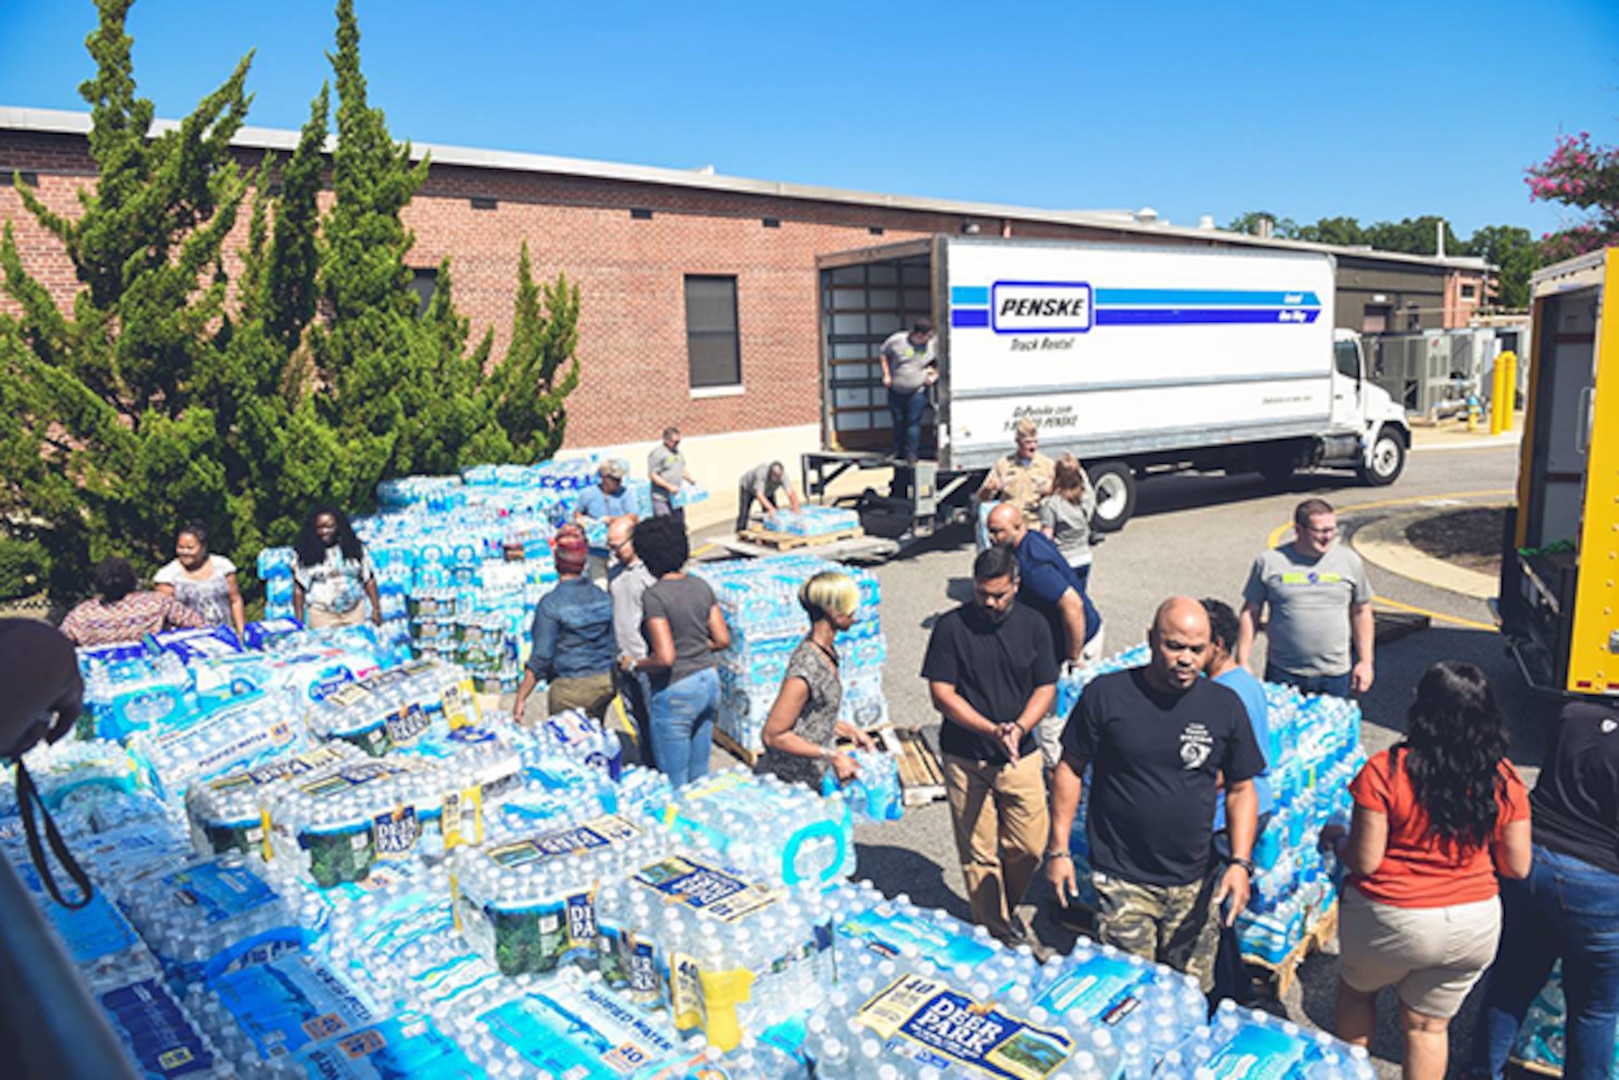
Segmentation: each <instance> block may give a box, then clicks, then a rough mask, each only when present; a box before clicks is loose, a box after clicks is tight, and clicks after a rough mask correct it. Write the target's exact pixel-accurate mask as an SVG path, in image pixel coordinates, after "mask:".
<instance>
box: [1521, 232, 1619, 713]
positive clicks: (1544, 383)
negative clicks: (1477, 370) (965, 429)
mask: <svg viewBox="0 0 1619 1080" xmlns="http://www.w3.org/2000/svg"><path fill="white" fill-rule="evenodd" d="M1530 295H1531V298H1532V303H1533V307H1532V308H1531V309H1530V310H1531V315H1530V347H1529V357H1528V381H1529V395H1528V399H1527V401H1526V403H1525V407H1524V429H1523V442H1522V444H1521V446H1520V449H1519V455H1520V456H1519V463H1518V497H1517V501H1516V505H1514V506H1512V507H1510V508H1508V510H1507V519H1506V526H1505V533H1504V537H1503V543H1502V551H1501V594H1500V596H1499V597H1498V598H1497V599H1496V601H1495V604H1494V607H1495V611H1496V616H1497V619H1498V620H1499V622H1500V625H1501V632H1502V633H1503V634H1504V635H1506V638H1507V642H1508V644H1509V645H1510V646H1511V649H1512V652H1513V654H1514V655H1515V656H1516V657H1517V658H1518V662H1519V664H1520V665H1521V666H1522V669H1523V672H1524V675H1525V676H1526V677H1527V679H1528V680H1529V683H1530V685H1532V686H1534V687H1536V688H1537V689H1541V690H1546V691H1550V692H1552V693H1556V694H1570V695H1582V696H1584V695H1589V696H1600V697H1608V698H1613V697H1619V570H1616V568H1619V318H1616V317H1615V315H1614V312H1613V311H1611V310H1609V308H1608V304H1609V302H1611V301H1615V299H1616V298H1619V247H1610V248H1608V249H1606V250H1604V251H1596V252H1592V253H1590V254H1588V255H1582V256H1580V257H1579V258H1576V259H1570V260H1567V261H1565V262H1560V263H1557V264H1555V265H1552V266H1548V267H1545V268H1544V269H1542V270H1540V271H1539V272H1538V273H1536V274H1535V276H1534V277H1533V278H1532V279H1531V280H1530Z"/></svg>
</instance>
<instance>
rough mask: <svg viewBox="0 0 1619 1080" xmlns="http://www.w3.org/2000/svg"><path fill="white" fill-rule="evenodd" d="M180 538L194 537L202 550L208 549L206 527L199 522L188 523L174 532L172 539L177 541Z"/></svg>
mask: <svg viewBox="0 0 1619 1080" xmlns="http://www.w3.org/2000/svg"><path fill="white" fill-rule="evenodd" d="M182 536H191V537H195V538H196V541H197V543H198V544H200V545H202V548H203V550H205V551H206V550H207V548H208V526H206V525H204V524H203V523H202V522H200V521H188V522H186V523H185V524H184V525H182V526H180V527H179V528H178V529H176V530H175V531H174V538H175V539H176V540H179V539H180V537H182Z"/></svg>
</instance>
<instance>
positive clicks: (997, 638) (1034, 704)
mask: <svg viewBox="0 0 1619 1080" xmlns="http://www.w3.org/2000/svg"><path fill="white" fill-rule="evenodd" d="M1017 590H1018V564H1017V557H1016V556H1015V555H1013V553H1012V552H1011V551H1010V550H1009V549H1007V548H1003V547H992V548H990V549H989V550H987V551H984V552H981V553H980V554H979V556H978V558H977V559H976V560H975V561H974V562H973V601H972V603H970V604H963V605H962V606H961V607H959V608H957V609H956V610H954V611H951V612H948V613H947V614H945V615H944V616H943V617H942V618H940V619H939V621H938V622H937V623H936V624H935V625H934V627H933V634H932V636H931V637H930V638H929V639H928V651H927V656H926V658H925V659H924V660H923V661H922V677H923V678H925V679H927V680H928V690H929V692H930V693H931V695H932V697H933V705H934V708H936V709H938V710H939V714H940V715H941V716H942V717H943V718H944V723H943V726H942V727H941V728H940V731H939V749H940V750H941V751H942V752H943V755H944V776H945V786H946V788H947V790H948V792H949V795H950V817H951V821H952V822H953V824H954V825H955V833H956V850H957V852H958V854H959V855H960V858H961V870H962V875H963V876H964V877H965V878H966V883H967V899H968V902H969V903H970V904H971V905H972V911H973V919H974V920H975V921H977V922H978V923H979V924H981V925H982V926H983V927H984V928H985V929H987V930H988V931H989V932H990V933H991V934H993V935H994V936H995V937H996V938H998V939H999V940H1001V941H1003V942H1005V943H1006V944H1008V945H1019V944H1024V943H1029V944H1035V942H1032V941H1031V940H1030V936H1029V932H1028V929H1027V928H1026V927H1025V926H1024V925H1023V924H1022V922H1021V921H1020V920H1019V919H1018V918H1017V914H1016V910H1017V905H1018V903H1019V902H1020V901H1021V900H1022V899H1023V894H1024V893H1025V892H1026V891H1027V890H1028V887H1029V882H1030V881H1032V880H1033V879H1034V875H1035V872H1036V871H1037V870H1038V869H1039V867H1040V853H1041V852H1042V851H1043V850H1044V848H1045V843H1046V837H1047V832H1048V830H1049V818H1048V816H1047V813H1046V786H1045V775H1044V770H1043V767H1042V759H1041V754H1040V751H1039V744H1038V743H1037V741H1036V739H1035V736H1034V728H1035V725H1036V724H1038V723H1039V722H1040V718H1041V717H1043V716H1045V715H1046V714H1047V713H1048V712H1050V711H1051V706H1052V703H1053V701H1054V700H1055V699H1056V695H1057V663H1056V659H1055V655H1056V653H1055V650H1054V649H1053V648H1052V644H1051V629H1050V627H1049V626H1047V624H1046V620H1045V619H1044V618H1042V617H1041V616H1040V615H1039V614H1037V613H1036V612H1034V611H1033V610H1031V609H1029V608H1027V607H1024V606H1023V605H1020V604H1018V603H1017Z"/></svg>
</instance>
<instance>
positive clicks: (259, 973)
mask: <svg viewBox="0 0 1619 1080" xmlns="http://www.w3.org/2000/svg"><path fill="white" fill-rule="evenodd" d="M187 1004H188V1005H189V1006H190V1007H191V1012H192V1015H194V1016H195V1017H197V1019H198V1021H199V1022H200V1023H201V1024H202V1026H203V1028H204V1029H205V1030H206V1031H207V1032H208V1034H209V1035H210V1036H211V1037H212V1038H213V1041H214V1044H215V1045H216V1046H218V1047H219V1049H220V1050H221V1051H223V1052H224V1054H225V1056H226V1057H227V1058H228V1059H230V1060H231V1061H233V1062H235V1063H236V1064H237V1067H238V1070H239V1071H240V1072H241V1073H243V1074H244V1075H245V1076H271V1075H275V1074H277V1073H280V1072H281V1071H282V1068H281V1066H282V1065H283V1064H284V1062H283V1059H284V1058H285V1057H286V1055H288V1054H292V1053H295V1052H297V1051H299V1050H301V1049H303V1048H304V1047H306V1046H310V1045H311V1044H314V1043H317V1042H319V1041H320V1040H322V1039H330V1038H334V1037H338V1036H342V1035H345V1034H348V1033H351V1032H354V1031H357V1030H359V1029H361V1028H365V1027H368V1026H370V1025H371V1024H374V1023H376V1022H377V1021H379V1020H381V1019H384V1016H383V1015H382V1013H381V1011H380V1010H379V1009H378V1007H377V1006H376V1004H375V1003H373V1002H372V1001H371V1000H370V999H369V998H368V997H367V996H366V994H365V993H364V992H363V991H361V990H359V989H357V988H356V987H354V986H353V985H351V984H350V983H349V981H348V980H347V979H345V978H344V977H343V975H342V974H341V973H339V972H338V971H335V970H333V968H332V967H331V966H329V965H328V964H327V962H326V961H325V960H324V959H323V958H322V957H320V956H318V955H316V954H315V953H313V952H310V951H307V950H297V951H292V952H285V953H282V954H280V955H278V956H276V957H275V958H273V959H271V960H267V961H265V962H264V963H260V964H251V965H248V966H245V967H239V968H236V969H234V970H230V971H227V972H224V973H222V974H219V975H214V976H211V977H209V978H208V979H207V981H206V983H204V984H202V985H198V986H194V987H193V988H192V991H191V994H190V997H189V999H188V1001H187Z"/></svg>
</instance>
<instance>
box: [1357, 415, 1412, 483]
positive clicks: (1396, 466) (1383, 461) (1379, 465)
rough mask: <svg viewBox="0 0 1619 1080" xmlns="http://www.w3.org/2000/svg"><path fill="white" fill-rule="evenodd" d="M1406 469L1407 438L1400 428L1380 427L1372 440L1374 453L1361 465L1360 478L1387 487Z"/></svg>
mask: <svg viewBox="0 0 1619 1080" xmlns="http://www.w3.org/2000/svg"><path fill="white" fill-rule="evenodd" d="M1404 469H1405V438H1404V436H1402V435H1401V433H1400V430H1399V429H1398V428H1390V427H1385V428H1380V429H1379V430H1378V432H1377V438H1376V440H1374V441H1373V442H1372V453H1371V457H1370V458H1369V459H1368V461H1367V463H1366V464H1365V465H1362V466H1361V467H1360V478H1361V479H1362V480H1364V481H1365V482H1366V483H1368V484H1370V485H1371V486H1372V487H1387V486H1388V485H1389V484H1392V483H1394V481H1396V480H1398V479H1399V478H1400V473H1401V472H1402V471H1404Z"/></svg>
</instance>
